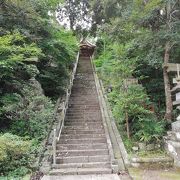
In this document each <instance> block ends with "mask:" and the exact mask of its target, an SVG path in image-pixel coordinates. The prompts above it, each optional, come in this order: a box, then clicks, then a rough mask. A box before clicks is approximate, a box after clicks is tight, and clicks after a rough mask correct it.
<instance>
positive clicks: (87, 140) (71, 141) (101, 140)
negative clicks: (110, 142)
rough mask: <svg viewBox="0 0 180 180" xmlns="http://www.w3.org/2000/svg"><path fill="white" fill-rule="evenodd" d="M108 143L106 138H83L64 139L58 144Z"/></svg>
mask: <svg viewBox="0 0 180 180" xmlns="http://www.w3.org/2000/svg"><path fill="white" fill-rule="evenodd" d="M94 143H107V140H106V138H82V139H66V138H65V139H64V138H60V140H59V142H58V144H94Z"/></svg>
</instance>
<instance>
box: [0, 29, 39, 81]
mask: <svg viewBox="0 0 180 180" xmlns="http://www.w3.org/2000/svg"><path fill="white" fill-rule="evenodd" d="M40 55H42V52H41V49H40V48H38V47H37V45H36V44H34V43H29V44H27V43H26V41H25V37H24V36H23V35H21V34H20V33H19V32H13V33H7V34H6V35H3V36H1V37H0V70H1V75H0V78H5V77H7V76H8V75H10V74H12V73H13V72H14V71H15V67H16V66H17V64H18V63H21V64H22V65H23V64H24V62H26V61H28V59H29V58H32V57H38V56H40ZM24 66H25V65H24Z"/></svg>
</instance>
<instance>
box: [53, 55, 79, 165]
mask: <svg viewBox="0 0 180 180" xmlns="http://www.w3.org/2000/svg"><path fill="white" fill-rule="evenodd" d="M78 61H79V52H78V54H77V58H76V62H75V65H74V68H73V71H72V75H71V78H70V83H69V86H68V88H67V89H66V97H65V100H64V101H63V102H62V108H61V110H62V119H61V121H60V122H59V123H58V125H57V127H56V128H55V129H54V134H53V142H52V148H53V164H56V144H57V142H58V141H59V139H60V137H61V132H62V129H63V127H64V120H65V117H66V111H67V109H68V103H69V97H70V95H71V89H72V86H73V81H74V78H75V74H76V69H77V65H78Z"/></svg>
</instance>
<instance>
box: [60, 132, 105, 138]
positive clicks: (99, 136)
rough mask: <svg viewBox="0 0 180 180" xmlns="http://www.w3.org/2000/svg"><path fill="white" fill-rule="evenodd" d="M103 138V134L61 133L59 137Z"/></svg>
mask: <svg viewBox="0 0 180 180" xmlns="http://www.w3.org/2000/svg"><path fill="white" fill-rule="evenodd" d="M82 137H83V138H105V137H106V136H105V134H104V133H102V134H62V135H61V138H67V139H70V138H71V139H73V138H74V139H81V138H82Z"/></svg>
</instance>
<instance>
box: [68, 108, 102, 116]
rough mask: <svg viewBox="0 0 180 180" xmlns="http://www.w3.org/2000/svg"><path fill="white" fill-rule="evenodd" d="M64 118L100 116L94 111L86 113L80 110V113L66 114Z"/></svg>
mask: <svg viewBox="0 0 180 180" xmlns="http://www.w3.org/2000/svg"><path fill="white" fill-rule="evenodd" d="M66 116H77V117H84V116H101V113H100V112H99V111H97V112H96V111H94V112H88V111H86V110H82V111H81V113H77V112H76V113H72V112H71V113H70V112H67V113H66Z"/></svg>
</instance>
